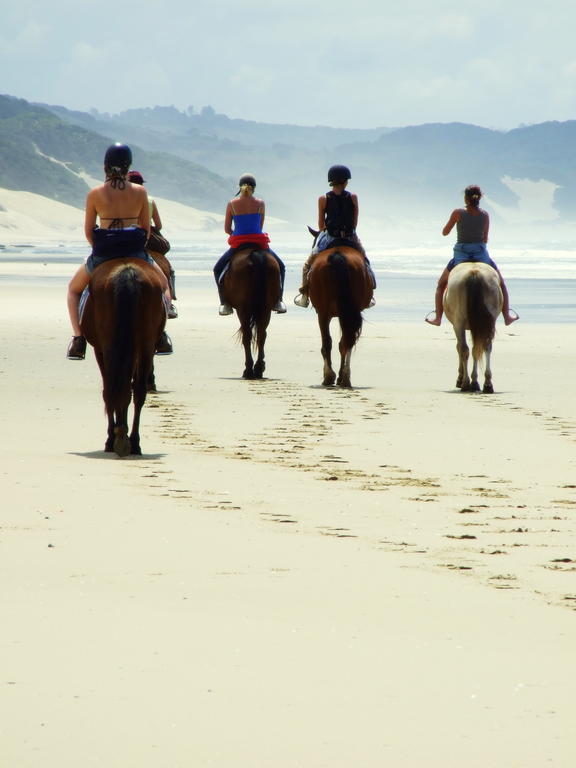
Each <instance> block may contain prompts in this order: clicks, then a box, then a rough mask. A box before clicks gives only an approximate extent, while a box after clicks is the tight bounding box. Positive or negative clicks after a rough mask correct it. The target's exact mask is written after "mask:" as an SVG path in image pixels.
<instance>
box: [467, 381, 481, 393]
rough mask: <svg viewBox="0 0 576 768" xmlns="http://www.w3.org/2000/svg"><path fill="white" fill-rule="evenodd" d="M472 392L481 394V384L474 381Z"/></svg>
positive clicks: (471, 385)
mask: <svg viewBox="0 0 576 768" xmlns="http://www.w3.org/2000/svg"><path fill="white" fill-rule="evenodd" d="M469 391H470V392H480V384H478V382H477V381H473V382H472V384H470V390H469Z"/></svg>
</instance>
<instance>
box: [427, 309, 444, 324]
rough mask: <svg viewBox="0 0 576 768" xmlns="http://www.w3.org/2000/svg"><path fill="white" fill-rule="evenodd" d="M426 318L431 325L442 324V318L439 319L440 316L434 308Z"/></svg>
mask: <svg viewBox="0 0 576 768" xmlns="http://www.w3.org/2000/svg"><path fill="white" fill-rule="evenodd" d="M424 320H426V322H427V323H429V324H430V325H440V322H441V320H442V318H440V320H438V317H437V315H436V310H435V309H433V310H432V312H428V314H427V315H426V317H425V318H424Z"/></svg>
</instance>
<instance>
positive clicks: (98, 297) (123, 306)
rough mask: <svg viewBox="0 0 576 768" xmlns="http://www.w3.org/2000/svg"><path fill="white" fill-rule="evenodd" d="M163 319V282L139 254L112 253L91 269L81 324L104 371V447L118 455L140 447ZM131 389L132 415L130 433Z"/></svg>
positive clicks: (124, 454)
mask: <svg viewBox="0 0 576 768" xmlns="http://www.w3.org/2000/svg"><path fill="white" fill-rule="evenodd" d="M165 322H166V311H165V309H164V302H163V300H162V285H161V283H160V278H159V276H158V274H157V272H156V270H155V269H154V267H153V266H152V265H150V264H148V263H147V262H145V261H143V260H140V259H129V258H126V259H112V260H110V261H107V262H104V264H101V265H100V266H99V267H98V268H97V269H95V270H94V273H93V275H92V277H91V278H90V296H89V298H88V301H87V302H86V307H85V309H84V312H83V315H82V321H81V324H80V325H81V329H82V333H83V335H84V336H85V337H86V339H87V340H88V342H89V343H90V344H92V346H93V347H94V352H95V354H96V360H97V361H98V365H99V367H100V372H101V373H102V381H103V385H104V387H103V397H104V403H105V405H106V414H107V416H108V437H107V439H106V444H105V446H104V450H105V451H108V452H112V451H115V452H116V453H117V454H118V455H119V456H127V455H128V454H130V453H133V454H141V453H142V451H141V449H140V434H139V429H140V411H141V410H142V406H143V405H144V401H145V400H146V390H147V383H148V379H149V377H150V375H151V374H152V372H153V368H154V350H155V347H156V342H157V340H158V337H159V336H160V334H161V333H162V331H163V330H164V324H165ZM132 392H133V394H134V418H133V422H132V431H131V432H130V436H128V406H129V405H130V399H131V394H132Z"/></svg>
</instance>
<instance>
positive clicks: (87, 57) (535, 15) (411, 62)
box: [0, 0, 576, 129]
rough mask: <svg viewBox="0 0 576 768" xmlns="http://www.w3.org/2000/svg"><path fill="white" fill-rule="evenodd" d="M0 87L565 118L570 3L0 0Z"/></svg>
mask: <svg viewBox="0 0 576 768" xmlns="http://www.w3.org/2000/svg"><path fill="white" fill-rule="evenodd" d="M0 18H1V19H2V21H1V25H0V93H3V94H9V95H12V96H17V97H20V98H23V99H26V100H28V101H37V102H42V103H47V104H57V105H62V106H64V107H67V108H69V109H78V110H82V111H88V110H89V109H91V108H94V109H97V110H98V111H101V112H110V113H117V112H121V111H122V110H124V109H130V108H136V107H153V106H156V105H162V106H169V105H173V106H175V107H177V108H178V109H181V110H187V109H188V108H189V107H193V109H194V110H195V111H200V109H201V108H202V107H204V106H211V107H213V108H214V109H215V110H216V112H219V113H223V114H226V115H228V116H229V117H234V118H244V119H247V120H257V121H260V122H272V123H292V124H297V125H329V126H334V127H348V128H371V127H380V126H390V127H396V126H403V125H415V124H422V123H430V122H453V121H459V122H466V123H473V124H476V125H481V126H486V127H489V128H497V129H511V128H515V127H517V126H519V125H524V124H533V123H541V122H544V121H547V120H560V121H562V120H570V119H574V118H576V45H575V44H574V29H575V28H576V3H575V2H574V0H549V2H548V3H543V2H539V3H537V2H535V0H524V1H523V2H520V1H519V0H508V1H507V2H504V1H501V0H483V2H480V1H478V2H469V1H468V0H460V2H458V3H456V2H453V1H448V0H435V1H434V0H395V2H393V3H392V2H389V0H332V1H331V2H328V1H327V0H316V2H310V0H258V2H255V0H186V1H184V0H138V2H137V1H136V0H116V1H115V2H112V1H111V0H99V2H96V3H90V4H85V3H79V2H78V0H52V1H51V2H48V3H47V2H46V1H45V0H0Z"/></svg>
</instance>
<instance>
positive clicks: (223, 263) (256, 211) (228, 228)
mask: <svg viewBox="0 0 576 768" xmlns="http://www.w3.org/2000/svg"><path fill="white" fill-rule="evenodd" d="M238 186H239V187H240V189H239V190H238V195H237V196H236V197H235V198H234V199H233V200H231V201H230V202H229V203H228V205H227V206H226V215H225V218H224V231H225V232H226V234H227V235H228V236H229V237H228V244H229V245H230V246H231V247H230V248H229V249H228V250H227V251H226V252H225V253H223V254H222V256H220V258H219V259H218V261H217V262H216V264H215V265H214V278H215V280H216V285H217V286H218V294H219V296H220V309H219V314H220V315H230V314H232V312H233V309H232V307H231V306H230V304H227V303H226V302H225V301H224V299H223V298H222V291H221V280H222V277H223V276H224V273H225V272H226V270H227V268H228V266H229V264H230V260H231V258H232V256H233V255H234V253H235V252H236V251H238V250H240V249H242V248H247V247H249V246H252V247H253V248H260V249H261V250H263V251H268V253H270V254H272V256H273V257H274V258H275V259H276V261H277V263H278V267H279V269H280V299H279V300H278V302H277V303H276V305H275V306H274V307H272V311H273V312H278V313H282V312H286V307H285V306H284V303H283V301H282V294H283V292H284V275H285V272H286V268H285V266H284V263H283V262H282V260H281V259H280V257H279V256H277V254H275V253H274V251H272V250H270V238H269V237H268V234H267V233H266V232H263V231H262V227H263V225H264V216H265V205H264V200H260V199H259V198H257V197H254V189H255V188H256V179H255V178H254V176H252V175H251V174H244V176H241V177H240V180H239V182H238Z"/></svg>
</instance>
